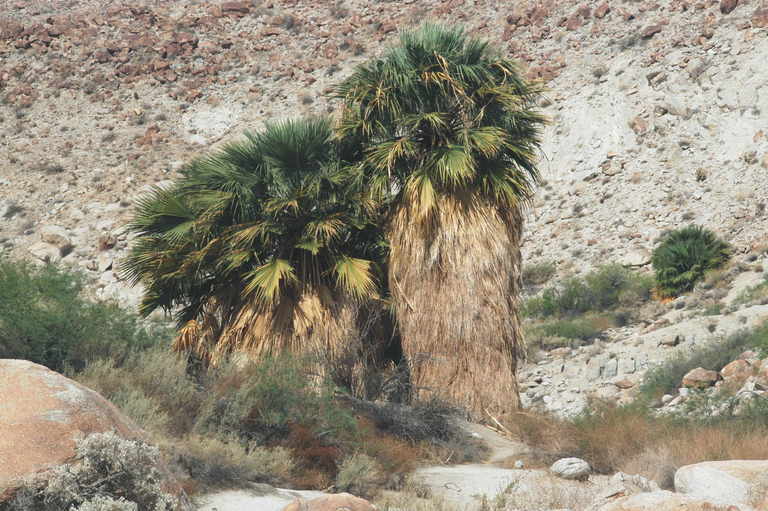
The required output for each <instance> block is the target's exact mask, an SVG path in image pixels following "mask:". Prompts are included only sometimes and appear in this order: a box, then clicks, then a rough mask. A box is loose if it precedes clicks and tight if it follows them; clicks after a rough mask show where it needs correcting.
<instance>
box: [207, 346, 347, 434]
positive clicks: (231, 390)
mask: <svg viewBox="0 0 768 511" xmlns="http://www.w3.org/2000/svg"><path fill="white" fill-rule="evenodd" d="M310 365H311V364H310ZM306 367H307V366H306V364H305V361H303V360H301V359H299V358H293V357H290V356H284V357H279V358H272V359H266V360H263V361H261V362H260V363H258V364H257V363H247V364H246V365H244V366H242V367H239V366H237V365H236V364H228V365H225V366H223V367H222V368H220V369H214V370H212V372H211V374H210V375H209V376H208V378H209V380H210V381H209V383H208V384H207V387H208V388H209V389H210V390H209V392H208V393H209V395H208V396H207V399H206V402H205V404H204V406H203V408H202V409H201V412H200V417H199V418H198V421H197V426H196V429H197V431H198V432H201V433H203V432H206V431H209V432H210V431H213V432H217V433H219V434H225V435H235V436H237V437H240V438H243V439H245V440H256V441H258V442H259V443H262V444H265V443H269V442H274V441H276V440H280V439H282V438H286V437H287V436H288V434H289V433H290V425H291V424H299V425H302V426H305V427H307V428H309V429H310V430H312V431H313V432H316V433H318V434H320V436H323V437H325V438H332V439H340V438H342V437H345V436H348V435H354V434H355V430H356V423H355V421H354V417H353V416H352V414H351V413H350V412H349V410H347V409H345V408H344V407H342V406H341V405H339V404H338V402H337V401H336V400H335V399H334V394H335V392H336V388H335V387H334V386H332V385H331V384H329V383H326V382H323V381H319V380H318V379H317V377H313V376H312V375H311V374H307V371H306ZM313 380H314V381H313Z"/></svg>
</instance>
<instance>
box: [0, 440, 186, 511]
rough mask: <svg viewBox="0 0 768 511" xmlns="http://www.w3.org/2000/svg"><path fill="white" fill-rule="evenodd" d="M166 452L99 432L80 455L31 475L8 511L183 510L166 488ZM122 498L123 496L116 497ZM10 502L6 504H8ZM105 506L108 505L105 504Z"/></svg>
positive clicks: (81, 447) (84, 443) (79, 450)
mask: <svg viewBox="0 0 768 511" xmlns="http://www.w3.org/2000/svg"><path fill="white" fill-rule="evenodd" d="M159 462H160V451H159V449H158V448H157V447H153V446H150V445H148V444H146V443H144V442H141V441H138V440H127V439H124V438H122V437H120V436H118V435H116V434H115V433H112V432H107V433H94V434H91V435H89V436H87V437H85V438H84V439H82V440H80V441H78V443H77V448H76V458H75V460H74V461H73V462H72V463H70V464H66V465H61V466H58V467H56V468H54V469H53V470H52V471H51V472H50V473H47V474H45V475H44V476H41V477H40V478H37V479H31V480H28V481H27V482H26V483H25V484H24V485H23V486H22V487H21V488H20V489H19V490H18V491H17V492H16V494H15V495H14V497H13V499H12V500H11V501H10V502H9V503H6V504H0V509H2V511H17V510H19V511H21V510H30V509H35V510H36V511H60V510H62V509H72V508H76V509H81V510H83V509H85V510H89V511H91V510H98V511H108V510H110V511H111V510H113V509H115V510H120V511H123V510H133V509H136V510H151V511H173V510H176V509H180V503H179V501H178V499H176V498H175V497H173V496H171V495H169V494H167V493H165V492H164V491H163V489H162V487H161V481H162V476H161V473H160V471H159V468H158V465H159ZM116 499H117V500H116ZM4 506H5V509H3V507H4ZM99 506H102V507H99Z"/></svg>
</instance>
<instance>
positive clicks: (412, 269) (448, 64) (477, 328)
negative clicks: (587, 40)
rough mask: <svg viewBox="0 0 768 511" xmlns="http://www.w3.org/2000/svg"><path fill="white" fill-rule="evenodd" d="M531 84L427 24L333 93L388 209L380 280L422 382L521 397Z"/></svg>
mask: <svg viewBox="0 0 768 511" xmlns="http://www.w3.org/2000/svg"><path fill="white" fill-rule="evenodd" d="M539 94H540V89H539V88H538V87H536V86H534V85H532V84H530V83H527V82H526V81H524V80H523V79H521V78H520V75H519V73H518V71H517V69H516V67H515V65H514V63H513V62H511V61H510V60H508V59H506V58H504V57H502V56H500V55H498V54H497V53H495V52H494V51H493V50H492V49H491V47H490V46H489V45H488V44H487V43H485V42H482V41H479V40H477V39H473V38H470V37H468V36H467V35H466V34H465V33H464V32H463V31H462V30H461V29H453V28H445V27H441V26H435V25H425V26H424V27H422V28H421V29H419V30H416V31H412V32H406V33H404V34H403V35H402V36H401V38H400V44H399V45H398V46H396V47H394V48H393V49H391V50H390V51H389V52H388V53H387V54H385V55H384V56H383V57H382V58H380V59H378V60H374V61H372V62H369V63H367V64H363V65H361V66H359V67H357V68H356V70H355V71H354V73H353V74H352V75H351V76H350V77H349V78H347V79H346V80H344V81H343V82H342V83H341V84H340V85H339V86H338V87H337V89H336V93H335V95H336V96H337V97H338V98H340V99H341V100H342V102H343V104H344V111H343V113H342V118H341V121H340V123H339V127H338V131H339V133H340V135H341V136H342V137H347V138H350V139H354V140H362V141H363V143H364V144H365V146H366V150H365V152H364V155H363V160H362V163H360V164H359V165H358V168H357V172H358V175H359V179H361V180H364V181H365V182H366V183H368V185H369V191H370V193H371V196H372V197H374V198H375V199H376V200H377V201H381V202H383V203H384V204H385V205H386V214H387V215H388V216H387V231H388V237H389V241H390V249H391V254H390V262H389V288H390V291H391V293H392V295H393V298H394V302H395V308H396V316H397V320H398V324H399V328H400V333H401V335H402V339H403V349H404V352H405V353H406V355H407V356H408V357H409V358H410V362H411V365H412V369H411V371H412V373H411V374H412V378H413V383H414V384H415V385H416V387H417V389H420V391H432V392H435V393H441V394H443V395H445V396H447V397H449V398H451V399H453V400H455V401H457V402H459V403H461V404H463V405H465V406H468V407H469V408H470V409H472V410H474V411H475V412H480V413H482V412H483V410H485V409H487V408H490V409H494V410H497V411H498V410H500V409H501V410H504V409H509V408H514V407H516V406H517V402H516V400H517V386H516V379H515V370H516V364H517V356H518V353H519V352H520V350H519V348H520V345H521V343H522V342H523V341H522V336H521V332H520V323H519V319H518V306H517V305H518V295H519V289H520V283H519V281H520V239H521V232H522V227H523V216H522V212H523V208H524V207H525V206H526V204H527V203H528V202H529V201H530V199H531V197H532V195H533V189H534V186H535V184H536V183H537V181H538V179H539V174H538V171H537V168H536V153H537V149H538V148H539V145H540V140H539V135H540V131H541V129H542V126H543V124H544V118H543V117H542V116H541V115H539V114H538V113H537V112H536V110H535V100H536V99H537V97H538V95H539Z"/></svg>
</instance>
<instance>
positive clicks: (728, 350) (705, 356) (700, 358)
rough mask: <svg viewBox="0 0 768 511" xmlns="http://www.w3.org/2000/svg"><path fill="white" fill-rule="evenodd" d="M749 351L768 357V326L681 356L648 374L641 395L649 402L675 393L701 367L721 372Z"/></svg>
mask: <svg viewBox="0 0 768 511" xmlns="http://www.w3.org/2000/svg"><path fill="white" fill-rule="evenodd" d="M748 349H757V350H759V351H761V352H762V354H763V355H766V354H768V324H765V325H763V326H761V327H759V328H757V329H755V330H752V331H749V330H743V331H741V332H737V333H735V334H733V335H731V336H730V337H728V338H726V339H723V340H722V341H720V342H715V343H712V344H710V345H707V346H704V347H702V348H699V349H697V350H696V351H694V352H692V353H689V354H687V355H682V354H679V355H678V356H676V357H673V358H670V359H667V360H666V361H665V362H664V363H663V364H661V365H659V366H657V367H655V368H653V369H651V370H650V371H648V372H647V373H646V374H645V377H644V379H643V383H642V385H641V386H640V393H641V395H642V396H644V397H645V398H646V399H656V398H658V397H660V396H662V395H663V394H670V393H675V392H676V390H677V388H678V387H679V386H680V382H681V381H682V379H683V376H685V374H686V373H687V372H688V371H690V370H691V369H695V368H697V367H703V368H704V369H710V370H712V371H719V370H720V369H722V368H723V367H725V365H726V364H728V363H729V362H732V361H733V360H735V359H737V358H738V356H739V355H740V354H741V353H743V352H744V351H746V350H748Z"/></svg>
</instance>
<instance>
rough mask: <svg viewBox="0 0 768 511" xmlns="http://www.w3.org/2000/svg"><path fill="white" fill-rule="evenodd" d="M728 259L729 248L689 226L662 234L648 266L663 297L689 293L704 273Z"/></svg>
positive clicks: (709, 232) (700, 229)
mask: <svg viewBox="0 0 768 511" xmlns="http://www.w3.org/2000/svg"><path fill="white" fill-rule="evenodd" d="M729 257H730V246H729V245H728V244H727V243H726V242H724V241H722V240H720V239H719V238H718V237H717V236H716V235H715V234H714V233H713V232H712V231H710V230H707V229H704V228H703V227H701V226H697V225H691V226H688V227H684V228H682V229H678V230H675V231H672V232H670V233H668V234H667V235H665V236H664V237H663V239H662V241H661V244H660V245H659V246H658V247H656V249H655V250H654V251H653V256H652V257H651V263H652V264H653V269H654V271H655V273H656V282H657V284H658V289H659V292H660V293H661V294H663V295H664V296H676V295H679V294H680V293H683V292H685V291H690V290H691V289H693V286H694V285H695V284H696V283H697V282H698V281H699V280H701V278H702V277H703V276H704V274H705V273H706V272H707V271H708V270H712V269H715V268H720V267H721V266H722V265H723V264H725V263H726V262H727V261H728V259H729Z"/></svg>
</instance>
